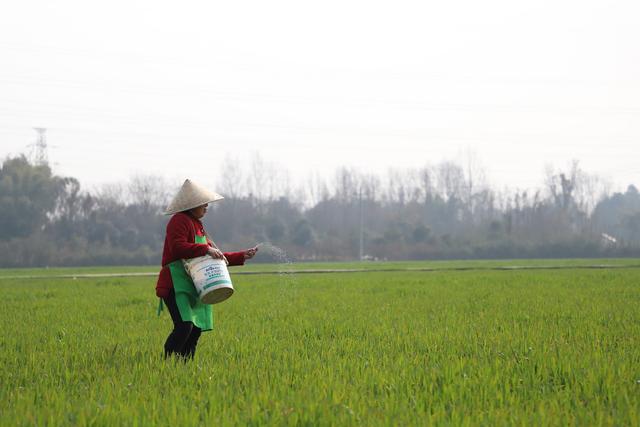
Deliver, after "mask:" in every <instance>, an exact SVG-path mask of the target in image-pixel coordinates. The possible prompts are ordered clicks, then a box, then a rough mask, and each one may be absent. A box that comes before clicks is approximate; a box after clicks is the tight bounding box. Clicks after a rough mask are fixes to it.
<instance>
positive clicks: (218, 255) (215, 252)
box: [207, 246, 227, 261]
mask: <svg viewBox="0 0 640 427" xmlns="http://www.w3.org/2000/svg"><path fill="white" fill-rule="evenodd" d="M207 253H208V254H209V255H210V256H211V258H214V259H223V260H225V261H226V260H227V259H226V258H225V256H224V254H223V253H222V252H221V251H220V249H218V248H214V247H211V246H209V250H208V251H207Z"/></svg>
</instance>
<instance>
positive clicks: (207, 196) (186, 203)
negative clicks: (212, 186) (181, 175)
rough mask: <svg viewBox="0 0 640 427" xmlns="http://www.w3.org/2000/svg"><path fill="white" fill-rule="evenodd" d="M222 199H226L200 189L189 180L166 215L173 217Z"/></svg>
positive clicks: (170, 204) (172, 202)
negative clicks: (175, 214)
mask: <svg viewBox="0 0 640 427" xmlns="http://www.w3.org/2000/svg"><path fill="white" fill-rule="evenodd" d="M222 199H224V197H222V196H221V195H219V194H218V193H214V192H213V191H209V190H207V189H206V188H203V187H200V186H199V185H198V184H196V183H195V182H193V181H191V180H189V179H187V180H185V181H184V184H182V188H180V191H178V194H176V196H175V197H174V198H173V200H172V201H171V203H169V206H167V209H166V210H165V212H164V214H165V215H171V214H174V213H176V212H182V211H187V210H189V209H193V208H197V207H198V206H202V205H204V204H207V203H211V202H216V201H218V200H222Z"/></svg>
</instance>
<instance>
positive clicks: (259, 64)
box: [0, 0, 640, 190]
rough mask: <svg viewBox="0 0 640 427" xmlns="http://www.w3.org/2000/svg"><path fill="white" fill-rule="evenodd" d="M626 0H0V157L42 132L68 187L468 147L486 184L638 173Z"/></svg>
mask: <svg viewBox="0 0 640 427" xmlns="http://www.w3.org/2000/svg"><path fill="white" fill-rule="evenodd" d="M639 16H640V3H638V2H637V1H615V2H603V1H557V0H554V1H529V2H514V1H485V2H476V1H448V2H425V1H415V2H411V1H394V2H375V1H344V0H341V1H323V2H313V3H311V2H300V1H269V2H264V1H255V2H249V1H233V2H189V3H181V4H178V3H175V2H160V1H131V0H127V1H111V2H107V3H95V2H86V1H56V2H45V1H20V2H11V3H8V2H5V3H4V4H3V5H2V6H0V147H1V148H0V156H1V157H5V156H7V155H16V154H19V153H22V152H25V151H27V146H28V145H29V144H31V143H33V141H34V140H35V133H34V131H33V130H32V127H34V126H37V127H46V128H48V131H47V137H48V144H49V159H50V163H51V165H52V167H53V170H54V172H55V173H57V174H60V175H65V176H73V177H76V178H78V179H79V180H80V182H81V183H82V184H83V186H84V187H89V188H91V187H92V186H94V185H96V184H99V183H104V182H115V181H122V180H126V179H129V178H130V177H131V176H132V175H134V174H155V175H160V176H163V177H165V178H167V179H168V181H169V182H171V183H172V184H174V185H176V186H177V185H179V183H180V182H182V180H183V179H184V178H185V177H187V176H190V177H193V178H194V179H196V180H198V181H200V182H202V183H205V184H207V185H216V183H217V180H218V179H219V175H220V174H219V170H220V166H221V163H222V162H223V161H227V162H229V161H235V162H236V163H237V164H242V165H245V166H247V167H248V166H249V165H250V159H251V158H252V157H253V156H255V155H256V153H257V154H259V155H260V156H261V157H262V158H263V159H264V160H265V161H269V162H277V163H278V164H279V165H281V167H282V169H286V170H287V171H290V174H291V178H293V179H302V178H303V177H307V176H308V175H309V174H313V173H315V174H318V175H320V176H325V177H326V176H332V175H333V174H334V173H335V169H336V168H337V167H339V166H354V167H357V168H358V169H360V170H362V171H363V172H373V173H383V172H385V171H386V170H387V169H388V168H389V167H395V168H409V167H412V168H415V167H421V166H424V165H425V164H434V163H438V162H441V161H443V160H455V159H460V158H461V157H465V156H467V157H469V153H471V155H472V157H473V158H475V160H476V162H477V163H479V164H481V165H483V166H484V168H485V169H486V172H487V177H488V179H489V181H490V183H491V184H492V185H493V186H495V187H498V188H502V187H504V186H509V187H512V188H515V187H519V188H531V187H536V186H539V185H542V183H543V178H544V170H545V165H548V164H551V165H554V166H556V167H565V166H566V165H568V164H569V162H570V161H571V160H572V159H578V160H580V162H581V163H580V164H581V167H582V168H583V169H584V170H586V171H589V172H590V173H595V174H598V175H600V176H601V177H603V178H605V179H607V180H608V181H609V182H610V183H611V184H612V186H613V189H616V190H624V189H625V188H626V186H627V185H628V184H632V183H636V184H637V183H639V182H640V166H639V163H638V156H637V155H638V153H639V149H638V147H639V144H638V143H639V139H640V49H638V40H640V25H638V17H639Z"/></svg>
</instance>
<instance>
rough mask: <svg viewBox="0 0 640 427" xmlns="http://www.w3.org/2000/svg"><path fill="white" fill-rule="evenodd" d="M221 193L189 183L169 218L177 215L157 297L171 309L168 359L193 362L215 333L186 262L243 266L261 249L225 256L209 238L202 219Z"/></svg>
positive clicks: (169, 211)
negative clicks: (206, 334) (204, 339)
mask: <svg viewBox="0 0 640 427" xmlns="http://www.w3.org/2000/svg"><path fill="white" fill-rule="evenodd" d="M222 199H223V197H222V196H221V195H219V194H217V193H214V192H211V191H208V190H206V189H205V188H202V187H200V186H199V185H197V184H195V183H194V182H193V181H190V180H188V179H187V180H186V181H185V182H184V184H183V185H182V188H181V189H180V191H179V192H178V194H177V195H176V196H175V197H174V198H173V200H172V201H171V203H170V204H169V206H168V207H167V210H166V212H165V214H166V215H173V216H172V217H171V219H170V220H169V223H168V224H167V234H166V237H165V240H164V249H163V252H162V269H161V270H160V275H159V277H158V282H157V284H156V295H157V296H158V297H159V298H161V301H160V307H159V310H161V309H162V302H164V304H165V305H166V306H167V308H168V310H169V314H170V315H171V320H173V330H172V331H171V333H170V334H169V336H168V337H167V340H166V342H165V344H164V355H165V358H166V357H169V356H172V355H176V356H180V357H182V358H184V359H185V360H186V359H192V358H193V356H194V355H195V352H196V346H197V345H198V339H199V338H200V334H201V332H202V331H210V330H212V329H213V310H212V307H211V305H208V304H203V303H202V302H201V301H200V299H199V298H198V294H197V292H196V289H195V287H194V285H193V281H192V280H191V277H190V276H189V274H187V272H186V271H185V269H184V266H183V264H182V259H189V258H196V257H201V256H205V255H209V256H211V257H213V258H216V259H223V260H225V261H226V263H227V265H229V266H232V265H243V264H244V262H245V261H246V260H248V259H251V258H253V256H254V255H255V254H256V252H257V251H258V248H257V247H253V248H251V249H247V250H244V251H240V252H225V253H223V252H221V251H220V250H219V249H218V248H217V246H216V245H215V244H214V243H213V241H212V240H211V239H210V238H209V237H208V235H207V233H206V232H205V230H204V227H203V225H202V222H200V219H201V218H202V217H203V216H204V215H205V214H206V213H207V207H208V204H209V203H212V202H216V201H218V200H222Z"/></svg>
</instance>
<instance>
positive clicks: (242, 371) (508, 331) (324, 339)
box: [0, 260, 640, 426]
mask: <svg viewBox="0 0 640 427" xmlns="http://www.w3.org/2000/svg"><path fill="white" fill-rule="evenodd" d="M540 262H542V263H543V264H540ZM567 262H569V263H572V264H567ZM493 263H499V262H497V261H495V262H472V263H464V262H458V263H457V264H456V265H460V266H462V267H465V266H474V267H477V268H480V270H475V271H436V272H426V273H425V272H401V271H397V272H364V273H351V274H339V273H338V274H322V275H310V274H308V275H296V274H293V275H286V276H285V275H264V276H262V275H252V276H241V275H236V276H235V278H234V284H235V287H236V294H235V295H234V296H233V298H231V299H230V300H228V301H227V302H225V303H223V304H220V305H217V306H215V309H214V311H215V323H216V326H215V330H214V331H213V332H209V333H205V334H204V335H203V337H202V338H201V341H200V345H199V347H198V353H197V355H196V360H195V361H194V362H192V363H188V364H183V363H180V362H176V361H173V360H170V361H163V359H162V357H161V352H162V345H163V343H164V339H165V338H166V335H167V334H168V332H169V331H170V328H171V326H170V323H171V322H170V318H169V316H168V314H167V313H166V311H165V313H163V314H162V316H161V317H160V318H158V317H157V316H156V314H155V308H156V305H157V299H156V298H155V297H154V292H153V287H154V282H155V280H154V278H153V277H131V278H128V277H127V278H93V279H78V280H73V279H22V280H21V279H8V278H4V279H3V278H2V277H0V291H1V292H2V294H3V296H4V301H5V304H4V309H3V310H2V313H1V314H0V319H1V322H2V325H3V334H2V336H1V340H0V364H1V366H2V368H1V371H0V383H1V384H2V387H1V388H0V425H3V426H4V425H71V424H78V425H139V426H148V425H173V426H176V425H184V426H191V425H203V426H204V425H207V426H212V425H213V426H218V425H263V424H273V425H365V426H369V425H430V424H434V425H450V424H452V425H478V424H484V425H514V424H515V425H639V424H640V345H639V344H640V343H639V341H640V310H639V308H638V307H639V304H640V284H639V279H640V269H637V268H616V269H597V270H596V269H579V268H576V269H564V270H520V271H491V270H482V268H485V267H488V266H492V265H494V264H493ZM525 263H527V261H520V260H518V261H512V262H511V264H509V263H506V264H505V263H504V262H503V263H502V265H525ZM530 263H533V264H535V263H536V262H533V261H532V262H530ZM445 264H446V263H445ZM588 264H609V265H631V264H638V262H637V260H619V261H616V260H584V261H581V260H572V261H565V262H564V264H557V265H575V266H579V265H588ZM398 265H401V264H398ZM428 265H434V264H425V263H420V264H416V263H411V264H410V265H409V267H411V268H416V267H419V266H428ZM435 265H440V264H437V263H436V264H435ZM449 265H450V266H451V265H453V264H449ZM537 265H546V264H545V261H538V264H537ZM314 266H315V265H314ZM333 266H334V267H341V266H340V265H335V264H334V265H333ZM405 266H406V265H405ZM259 267H260V266H257V265H254V266H252V267H251V268H252V269H259ZM342 267H347V268H348V267H352V265H346V266H342ZM270 268H276V267H273V266H272V267H270ZM398 268H400V267H398ZM121 270H122V269H112V270H108V269H107V270H104V269H101V270H100V271H121ZM73 271H76V270H73ZM91 271H95V270H91ZM136 271H139V270H136ZM236 271H241V270H236ZM35 273H38V271H35V272H34V271H26V270H19V271H16V270H13V271H8V272H7V271H0V276H3V277H6V276H15V275H21V274H24V275H33V274H35Z"/></svg>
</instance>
